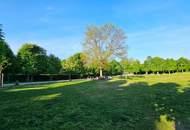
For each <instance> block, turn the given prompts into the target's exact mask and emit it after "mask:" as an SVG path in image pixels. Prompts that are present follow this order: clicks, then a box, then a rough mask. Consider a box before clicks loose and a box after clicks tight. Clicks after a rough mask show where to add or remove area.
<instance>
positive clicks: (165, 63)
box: [121, 56, 190, 74]
mask: <svg viewBox="0 0 190 130" xmlns="http://www.w3.org/2000/svg"><path fill="white" fill-rule="evenodd" d="M121 64H122V66H123V67H124V71H125V72H128V73H134V74H144V73H146V74H148V73H155V74H159V73H168V74H170V73H174V72H187V71H190V60H189V59H187V58H184V57H181V58H179V59H178V60H175V59H172V58H167V59H163V58H160V57H151V56H148V57H147V59H146V60H145V61H144V63H143V64H141V63H140V61H139V60H136V59H128V60H123V61H121Z"/></svg>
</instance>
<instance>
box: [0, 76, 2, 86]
mask: <svg viewBox="0 0 190 130" xmlns="http://www.w3.org/2000/svg"><path fill="white" fill-rule="evenodd" d="M1 75H2V74H1V73H0V87H2V78H1Z"/></svg>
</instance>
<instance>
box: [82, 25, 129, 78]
mask: <svg viewBox="0 0 190 130" xmlns="http://www.w3.org/2000/svg"><path fill="white" fill-rule="evenodd" d="M125 41H126V35H125V33H124V31H123V30H122V29H120V28H118V27H117V26H115V25H113V24H105V25H103V26H89V27H88V28H87V30H86V34H85V41H84V43H83V48H84V53H85V54H86V56H87V58H86V63H87V64H97V66H98V67H99V70H100V76H101V77H102V76H103V75H102V70H103V69H104V68H105V66H106V64H107V62H108V60H109V59H110V58H112V57H119V58H123V57H125V56H126V53H127V50H126V44H125Z"/></svg>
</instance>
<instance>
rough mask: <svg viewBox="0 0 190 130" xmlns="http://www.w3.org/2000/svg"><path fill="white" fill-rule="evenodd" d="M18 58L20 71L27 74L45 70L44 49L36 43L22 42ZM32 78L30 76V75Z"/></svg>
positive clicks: (45, 58)
mask: <svg viewBox="0 0 190 130" xmlns="http://www.w3.org/2000/svg"><path fill="white" fill-rule="evenodd" d="M17 56H18V60H19V62H20V65H21V69H22V73H24V74H27V75H28V80H29V75H35V74H43V73H46V70H47V55H46V50H45V49H43V48H42V47H40V46H38V45H36V44H27V43H26V44H24V45H23V46H22V47H21V48H20V49H19V51H18V54H17ZM31 80H32V77H31Z"/></svg>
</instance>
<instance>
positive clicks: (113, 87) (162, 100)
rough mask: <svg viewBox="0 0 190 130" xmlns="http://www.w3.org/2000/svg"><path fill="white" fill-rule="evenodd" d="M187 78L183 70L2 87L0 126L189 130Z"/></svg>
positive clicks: (13, 129)
mask: <svg viewBox="0 0 190 130" xmlns="http://www.w3.org/2000/svg"><path fill="white" fill-rule="evenodd" d="M189 81H190V74H189V73H185V74H174V75H148V76H146V75H144V76H140V77H139V76H135V77H128V78H127V79H123V78H120V77H114V78H113V79H112V80H109V81H104V80H100V81H90V80H78V81H72V82H63V83H55V84H46V85H32V86H31V85H30V86H17V87H12V88H11V87H10V88H2V89H1V90H0V120H1V125H0V130H84V129H85V130H178V129H182V130H189V128H190V120H189V119H190V118H189V117H190V111H189V110H190V85H189V83H190V82H189ZM179 89H181V90H183V92H180V91H179Z"/></svg>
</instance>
